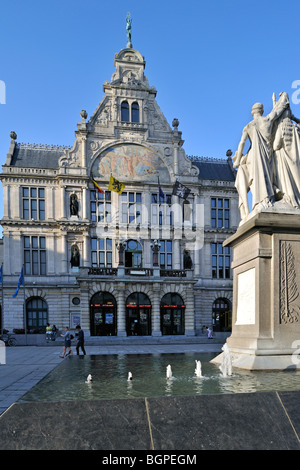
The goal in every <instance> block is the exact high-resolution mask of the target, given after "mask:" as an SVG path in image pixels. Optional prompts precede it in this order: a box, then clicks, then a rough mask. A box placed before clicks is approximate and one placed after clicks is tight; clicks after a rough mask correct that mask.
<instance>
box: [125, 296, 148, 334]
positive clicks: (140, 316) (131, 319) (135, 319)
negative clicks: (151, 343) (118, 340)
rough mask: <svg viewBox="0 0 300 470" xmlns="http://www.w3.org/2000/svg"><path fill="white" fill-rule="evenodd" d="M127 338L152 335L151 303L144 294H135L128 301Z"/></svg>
mask: <svg viewBox="0 0 300 470" xmlns="http://www.w3.org/2000/svg"><path fill="white" fill-rule="evenodd" d="M126 332H127V336H147V335H151V302H150V300H149V297H148V296H147V295H146V294H143V293H142V292H134V293H133V294H131V295H129V297H127V300H126Z"/></svg>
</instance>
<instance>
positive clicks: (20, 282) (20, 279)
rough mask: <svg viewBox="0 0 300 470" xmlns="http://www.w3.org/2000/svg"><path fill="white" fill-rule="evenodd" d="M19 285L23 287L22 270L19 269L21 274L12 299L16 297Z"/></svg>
mask: <svg viewBox="0 0 300 470" xmlns="http://www.w3.org/2000/svg"><path fill="white" fill-rule="evenodd" d="M21 285H22V286H24V274H23V268H22V269H21V274H20V277H19V280H18V285H17V290H16V292H15V293H14V295H13V297H17V295H18V292H19V289H20V286H21Z"/></svg>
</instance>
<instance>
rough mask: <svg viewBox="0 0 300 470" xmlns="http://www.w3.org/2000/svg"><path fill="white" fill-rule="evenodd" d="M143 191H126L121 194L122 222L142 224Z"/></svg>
mask: <svg viewBox="0 0 300 470" xmlns="http://www.w3.org/2000/svg"><path fill="white" fill-rule="evenodd" d="M141 214H142V193H134V192H126V191H125V192H124V191H123V193H122V194H121V222H123V223H124V224H126V223H127V224H131V223H133V224H140V223H141V221H142V215H141Z"/></svg>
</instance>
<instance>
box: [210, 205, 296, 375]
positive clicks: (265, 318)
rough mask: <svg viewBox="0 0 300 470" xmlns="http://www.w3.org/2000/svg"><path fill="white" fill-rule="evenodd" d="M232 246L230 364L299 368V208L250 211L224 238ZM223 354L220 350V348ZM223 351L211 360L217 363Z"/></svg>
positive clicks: (248, 367)
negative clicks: (236, 227)
mask: <svg viewBox="0 0 300 470" xmlns="http://www.w3.org/2000/svg"><path fill="white" fill-rule="evenodd" d="M224 246H230V247H232V249H233V262H232V269H233V311H232V334H231V336H230V337H229V338H227V344H228V347H229V350H230V354H231V357H232V365H233V367H239V368H242V369H248V370H284V369H296V368H300V356H299V352H300V213H299V210H296V209H292V208H291V209H290V210H289V209H287V206H285V211H284V212H283V211H282V210H281V208H280V209H279V208H276V205H275V206H274V207H271V208H267V209H263V210H262V211H261V212H259V213H254V214H253V215H252V216H251V217H249V218H248V220H246V221H245V222H243V223H242V224H240V226H239V228H238V230H237V232H236V233H235V234H234V235H233V236H231V237H230V238H228V239H227V240H226V241H225V242H224ZM222 354H223V353H222ZM222 354H220V355H219V356H217V358H215V359H214V360H213V362H215V363H221V361H222Z"/></svg>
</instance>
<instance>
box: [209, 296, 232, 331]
mask: <svg viewBox="0 0 300 470" xmlns="http://www.w3.org/2000/svg"><path fill="white" fill-rule="evenodd" d="M231 314H232V310H231V303H230V301H229V300H228V299H224V298H222V297H220V298H218V299H216V300H215V301H214V303H213V306H212V324H213V330H214V331H231V326H232V323H231V322H232V318H231Z"/></svg>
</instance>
